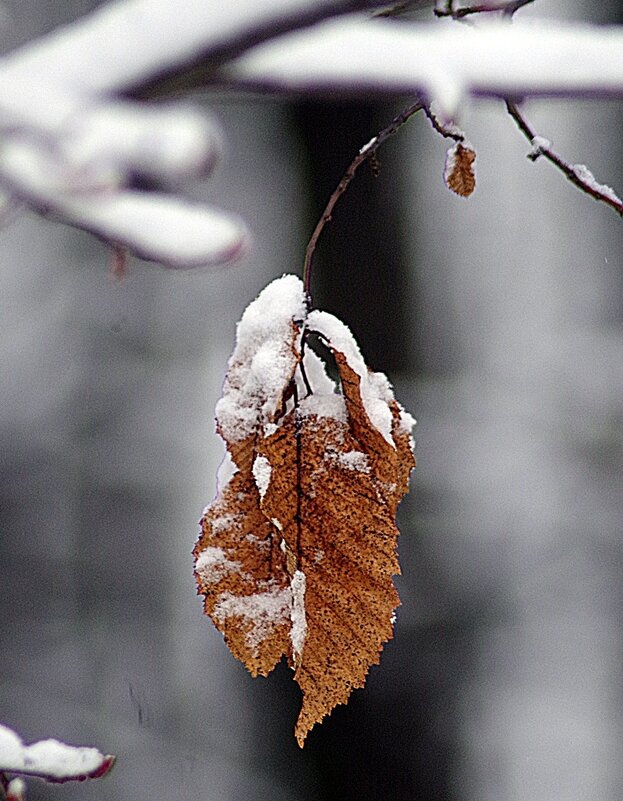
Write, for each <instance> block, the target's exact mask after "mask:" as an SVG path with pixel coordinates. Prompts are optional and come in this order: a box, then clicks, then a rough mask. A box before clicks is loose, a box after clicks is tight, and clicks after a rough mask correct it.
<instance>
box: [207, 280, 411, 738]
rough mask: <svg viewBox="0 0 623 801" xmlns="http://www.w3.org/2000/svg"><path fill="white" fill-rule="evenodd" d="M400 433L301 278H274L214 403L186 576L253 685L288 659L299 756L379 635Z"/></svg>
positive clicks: (393, 602) (391, 559)
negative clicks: (201, 504)
mask: <svg viewBox="0 0 623 801" xmlns="http://www.w3.org/2000/svg"><path fill="white" fill-rule="evenodd" d="M308 331H315V332H316V333H317V334H318V335H319V336H320V337H321V339H322V340H323V341H324V343H325V344H326V345H327V346H328V347H329V349H330V350H331V351H332V352H333V355H334V356H335V361H336V364H337V368H338V372H339V379H340V391H338V389H337V388H336V387H335V385H334V383H333V382H332V381H331V380H330V379H329V377H328V376H327V374H326V372H325V369H324V365H323V363H322V362H321V360H320V359H319V358H318V357H317V356H316V355H315V353H314V352H313V351H311V350H310V349H309V348H305V349H303V348H302V344H301V343H302V338H303V336H304V335H306V333H307V332H308ZM302 351H304V355H303V353H302ZM303 370H304V373H305V380H304V381H303V380H302V375H301V373H302V371H303ZM293 387H294V388H295V390H294V391H292V388H293ZM309 389H311V390H312V391H311V393H309V392H308V390H309ZM306 392H307V393H308V394H307V395H306V396H305V397H303V395H304V394H305V393H306ZM413 422H414V421H413V419H412V418H411V416H410V415H409V414H408V413H407V412H405V411H404V410H403V409H402V407H401V406H400V405H399V404H398V403H397V402H396V401H395V399H394V396H393V392H392V390H391V387H390V385H389V383H388V381H387V379H386V378H385V376H383V375H382V374H380V373H371V372H369V371H368V369H367V367H366V366H365V364H364V362H363V359H362V357H361V354H360V353H359V349H358V347H357V345H356V343H355V341H354V339H353V337H352V335H351V333H350V331H349V330H348V329H347V328H346V326H344V325H343V323H341V322H340V321H339V320H337V319H336V318H334V317H332V316H331V315H329V314H326V313H324V312H318V311H314V312H311V313H310V314H309V315H306V313H305V309H304V296H303V287H302V284H301V282H300V281H299V279H298V278H296V277H294V276H283V277H282V278H281V279H278V280H277V281H274V282H273V283H272V284H270V285H269V286H268V287H267V288H266V289H265V290H264V291H263V292H262V293H261V294H260V296H259V297H258V298H257V299H256V300H255V301H254V302H253V303H252V304H251V305H250V306H249V307H248V309H247V310H246V311H245V314H244V315H243V318H242V320H241V322H240V323H239V326H238V336H237V343H236V348H235V350H234V353H233V355H232V357H231V359H230V363H229V371H228V375H227V379H226V381H225V387H224V392H223V397H222V398H221V400H220V401H219V404H218V405H217V428H218V430H219V432H220V433H221V435H222V436H223V438H224V439H225V441H226V443H227V448H228V451H229V453H230V455H231V458H232V461H233V463H234V466H235V472H234V474H233V476H232V477H231V479H230V480H229V482H228V483H227V484H226V486H225V487H224V488H223V489H222V490H221V492H220V493H219V495H218V496H217V498H216V499H215V501H214V502H213V503H212V504H211V505H210V506H209V507H208V508H207V510H206V511H205V513H204V516H203V518H202V521H201V535H200V538H199V541H198V542H197V545H196V546H195V549H194V556H195V576H196V579H197V586H198V591H199V592H200V593H202V594H203V595H204V596H205V612H206V614H208V615H209V616H210V617H211V618H212V620H213V621H214V623H215V625H216V627H217V628H218V629H219V630H220V631H222V632H223V634H224V637H225V641H226V642H227V644H228V646H229V648H230V649H231V651H232V653H233V654H234V656H236V657H237V658H238V659H240V660H241V661H242V662H244V664H245V665H246V666H247V668H248V669H249V670H250V672H251V673H252V674H253V675H257V674H261V675H266V674H267V673H269V672H270V671H271V670H272V669H273V667H274V666H275V664H276V663H277V662H278V661H279V660H280V659H281V658H282V657H283V656H286V658H287V660H288V662H289V664H290V666H291V667H292V668H293V669H294V679H295V681H296V682H297V683H298V684H299V686H300V688H301V690H302V692H303V702H302V707H301V711H300V714H299V718H298V721H297V724H296V729H295V734H296V738H297V741H298V743H299V745H301V746H302V745H303V743H304V741H305V737H306V736H307V733H308V731H309V730H310V729H311V728H312V727H313V726H314V724H315V723H317V722H319V721H321V720H322V718H323V717H324V716H325V715H327V714H328V713H329V712H330V711H331V710H332V709H333V707H334V706H336V704H340V703H346V701H347V700H348V697H349V695H350V693H351V691H352V690H353V689H354V688H356V687H362V686H363V685H364V683H365V677H366V674H367V672H368V669H369V667H370V666H371V665H372V664H376V663H378V662H379V659H380V652H381V650H382V648H383V644H384V643H385V642H387V640H389V639H391V637H392V633H393V631H392V628H393V619H394V610H395V609H396V607H397V606H398V604H399V599H398V595H397V593H396V590H395V588H394V584H393V580H392V577H393V576H394V575H395V574H397V573H399V572H400V568H399V565H398V559H397V555H396V540H397V537H398V529H397V528H396V525H395V514H396V507H397V505H398V503H399V501H400V499H401V498H402V496H403V495H404V494H405V492H406V491H407V488H408V478H409V473H410V471H411V469H412V467H413V466H414V464H415V461H414V459H413V453H412V439H411V433H410V432H411V427H412V425H413Z"/></svg>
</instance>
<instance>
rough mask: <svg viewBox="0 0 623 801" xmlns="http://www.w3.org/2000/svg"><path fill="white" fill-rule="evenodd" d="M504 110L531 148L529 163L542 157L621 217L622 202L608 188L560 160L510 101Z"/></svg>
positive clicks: (578, 167) (584, 170) (584, 169)
mask: <svg viewBox="0 0 623 801" xmlns="http://www.w3.org/2000/svg"><path fill="white" fill-rule="evenodd" d="M506 110H507V111H508V113H509V114H510V116H511V117H512V118H513V119H514V120H515V122H516V123H517V127H518V128H519V130H520V131H521V132H522V134H523V135H524V136H525V137H526V139H528V140H529V142H530V144H531V145H532V146H533V150H532V151H531V152H530V153H529V154H528V158H529V159H530V160H531V161H536V160H537V159H538V158H539V157H540V156H543V157H544V158H546V159H547V160H548V161H550V162H551V163H552V164H553V165H554V166H556V167H558V169H559V170H560V171H561V172H562V173H563V174H564V175H565V176H566V177H567V178H568V179H569V180H570V181H571V183H572V184H574V185H575V186H577V187H578V189H581V190H582V191H583V192H586V194H587V195H590V196H591V197H592V198H594V199H595V200H599V201H601V202H602V203H606V204H607V205H608V206H611V207H612V208H613V209H614V210H615V211H616V212H617V214H619V215H620V216H621V217H623V200H621V198H619V197H618V196H617V195H616V193H615V192H614V191H613V190H612V189H611V188H610V187H609V186H605V185H603V184H599V183H597V181H595V180H594V178H593V176H592V175H591V173H590V172H588V170H587V169H586V168H585V167H580V166H578V165H575V164H569V163H568V162H567V161H565V160H564V159H563V158H561V156H559V155H558V153H556V152H555V151H554V150H552V148H551V147H550V145H549V143H548V142H547V140H545V139H543V138H542V137H539V136H538V134H537V133H536V131H535V130H534V129H533V128H532V126H531V125H530V123H529V122H528V121H527V120H526V118H525V117H524V116H523V114H522V113H521V111H519V108H518V107H517V104H516V103H514V102H513V101H512V100H507V101H506Z"/></svg>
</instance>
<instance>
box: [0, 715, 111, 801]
mask: <svg viewBox="0 0 623 801" xmlns="http://www.w3.org/2000/svg"><path fill="white" fill-rule="evenodd" d="M114 764H115V757H114V756H111V755H106V754H102V753H101V752H100V751H98V750H97V748H87V747H82V746H73V745H67V744H66V743H62V742H59V741H58V740H39V742H36V743H31V744H30V745H26V744H25V743H24V742H23V740H22V738H21V737H20V736H19V735H18V734H16V733H15V732H14V731H13V730H12V729H9V728H8V726H3V725H1V724H0V789H2V790H3V791H4V794H5V796H6V799H7V801H11V799H15V801H17V799H19V798H21V797H23V795H24V784H23V782H21V781H20V780H19V779H9V775H10V774H18V776H34V777H36V778H38V779H43V780H44V781H47V782H53V783H62V782H68V781H84V780H86V779H99V778H101V777H102V776H105V775H106V774H107V773H108V772H109V771H110V770H111V768H112V767H113V765H114Z"/></svg>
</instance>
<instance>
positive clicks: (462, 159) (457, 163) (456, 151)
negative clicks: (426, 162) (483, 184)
mask: <svg viewBox="0 0 623 801" xmlns="http://www.w3.org/2000/svg"><path fill="white" fill-rule="evenodd" d="M474 161H476V153H475V152H474V151H473V150H472V148H471V147H468V146H467V145H465V144H464V143H463V142H457V143H456V144H455V145H453V146H452V147H451V148H450V149H449V150H448V152H447V154H446V166H445V169H444V173H443V178H444V181H445V182H446V186H447V187H448V189H451V190H452V191H453V192H454V193H455V194H457V195H460V197H469V196H470V195H471V194H472V192H473V191H474V189H475V188H476V176H475V175H474Z"/></svg>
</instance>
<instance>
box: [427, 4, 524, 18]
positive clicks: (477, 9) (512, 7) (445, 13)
mask: <svg viewBox="0 0 623 801" xmlns="http://www.w3.org/2000/svg"><path fill="white" fill-rule="evenodd" d="M533 2H534V0H506V2H505V0H499V2H493V1H492V2H490V3H479V4H477V5H473V6H462V7H460V8H456V7H455V5H454V3H453V2H449V3H447V4H446V7H445V8H435V16H437V17H452V19H462V18H463V17H467V16H468V15H469V14H485V13H487V12H488V11H503V12H504V16H507V17H512V16H513V14H514V13H515V12H516V11H518V10H519V9H520V8H522V7H523V6H527V5H528V4H529V3H533Z"/></svg>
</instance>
